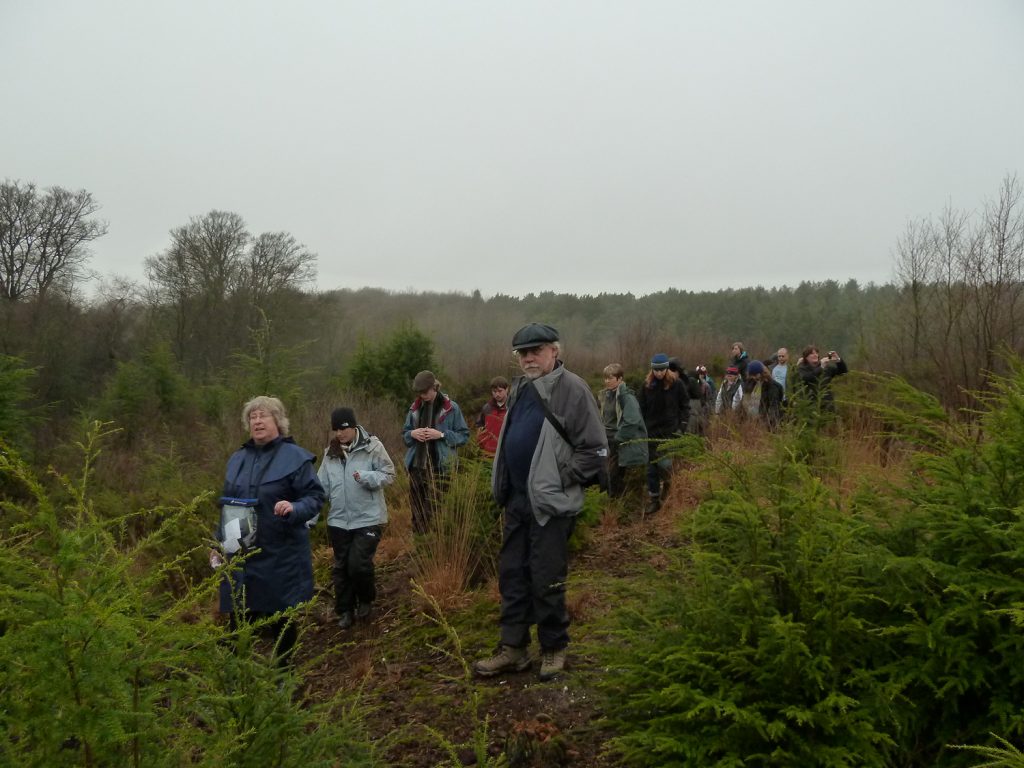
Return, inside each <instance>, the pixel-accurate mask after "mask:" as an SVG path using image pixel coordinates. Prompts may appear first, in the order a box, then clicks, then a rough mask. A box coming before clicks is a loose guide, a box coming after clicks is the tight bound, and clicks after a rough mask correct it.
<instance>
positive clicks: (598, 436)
mask: <svg viewBox="0 0 1024 768" xmlns="http://www.w3.org/2000/svg"><path fill="white" fill-rule="evenodd" d="M529 381H530V380H529V379H527V378H526V377H525V376H519V377H518V378H516V380H515V381H513V382H512V388H511V391H510V393H509V407H508V415H507V416H506V418H505V422H504V424H502V427H501V434H500V435H499V436H498V451H497V453H496V454H495V456H494V474H493V476H492V479H491V492H492V493H493V495H494V500H495V501H497V502H498V504H500V505H501V506H503V507H504V506H505V505H506V504H507V503H508V499H509V495H510V493H511V488H510V483H509V479H508V471H507V469H506V467H505V462H504V459H503V457H502V448H503V447H504V441H505V429H506V427H507V426H508V424H509V421H510V420H511V419H512V418H514V417H513V413H514V412H515V407H516V402H517V401H518V399H519V395H520V394H521V393H522V391H523V388H524V387H526V386H528V385H529ZM533 385H534V386H535V387H536V388H537V394H538V395H540V397H541V399H542V400H544V402H546V403H547V405H548V408H549V409H550V410H551V413H552V414H553V415H554V417H555V418H556V419H558V420H559V422H560V423H561V424H562V426H563V427H564V428H565V432H566V434H567V435H568V436H569V440H570V441H572V445H569V444H568V443H566V441H565V440H563V439H562V436H561V435H559V434H558V431H557V430H556V429H555V428H554V427H553V426H552V425H551V422H549V421H548V420H547V419H544V424H543V426H541V429H540V436H539V437H538V439H537V446H536V448H534V451H533V458H532V459H531V460H530V474H529V478H528V481H527V489H528V493H529V497H530V506H531V507H532V508H533V514H534V516H535V517H536V518H537V522H538V523H539V524H540V525H545V524H546V523H547V521H548V520H549V519H550V518H551V517H572V516H575V515H578V514H579V513H580V510H581V509H583V483H584V482H585V481H586V480H588V479H590V478H593V477H596V476H597V474H598V472H599V471H600V470H601V468H602V467H603V466H604V463H605V461H607V458H608V440H607V438H606V437H605V433H604V424H602V423H601V416H600V415H599V414H598V411H597V401H596V400H595V399H594V395H593V394H592V393H591V391H590V387H588V386H587V383H586V382H585V381H583V379H581V378H580V377H579V376H577V375H576V374H575V373H572V372H571V371H569V370H567V369H566V368H565V366H563V365H562V362H561V361H558V363H557V364H556V367H555V369H554V370H553V371H551V373H549V374H547V375H545V376H541V377H540V378H539V379H534V380H533ZM573 446H575V449H574V448H573Z"/></svg>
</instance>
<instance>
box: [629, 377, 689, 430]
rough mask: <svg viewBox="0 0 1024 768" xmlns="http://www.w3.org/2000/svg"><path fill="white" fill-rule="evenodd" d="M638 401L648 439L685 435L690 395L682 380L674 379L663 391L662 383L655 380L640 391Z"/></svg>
mask: <svg viewBox="0 0 1024 768" xmlns="http://www.w3.org/2000/svg"><path fill="white" fill-rule="evenodd" d="M639 400H640V412H641V413H642V414H643V415H644V424H645V425H646V426H647V436H648V437H653V438H665V437H672V436H673V435H675V434H677V433H678V434H685V432H686V424H687V422H688V421H689V420H690V393H689V392H688V391H687V388H686V384H685V382H684V380H682V379H676V380H675V381H673V382H672V385H671V386H670V387H669V388H668V389H665V388H664V387H663V386H662V382H660V381H658V380H657V379H655V380H653V381H652V382H651V384H650V385H645V386H644V387H643V388H642V389H641V390H640V397H639Z"/></svg>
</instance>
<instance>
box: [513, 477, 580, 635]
mask: <svg viewBox="0 0 1024 768" xmlns="http://www.w3.org/2000/svg"><path fill="white" fill-rule="evenodd" d="M575 526H576V518H575V517H552V518H551V519H549V520H548V521H547V523H546V524H545V525H543V526H542V525H540V524H539V523H538V522H537V518H536V517H534V514H533V509H532V507H531V506H530V500H529V499H528V498H527V496H526V495H525V494H522V493H518V492H513V495H512V498H511V499H510V500H509V502H508V506H507V507H506V508H505V527H504V530H503V531H502V538H501V554H500V555H499V557H498V589H499V590H500V592H501V642H502V644H503V645H511V646H513V647H515V648H525V647H526V646H527V645H529V644H530V626H531V625H533V624H536V625H537V639H538V640H539V641H540V646H541V648H543V649H544V650H547V651H557V650H560V649H562V648H565V646H567V645H568V644H569V631H568V630H569V612H568V611H567V610H566V607H565V586H566V581H567V580H568V577H569V537H570V536H571V535H572V531H573V528H574V527H575Z"/></svg>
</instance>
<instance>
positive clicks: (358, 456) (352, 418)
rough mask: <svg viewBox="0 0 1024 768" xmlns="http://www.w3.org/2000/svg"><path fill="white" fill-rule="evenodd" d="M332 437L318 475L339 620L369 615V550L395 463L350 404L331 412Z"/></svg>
mask: <svg viewBox="0 0 1024 768" xmlns="http://www.w3.org/2000/svg"><path fill="white" fill-rule="evenodd" d="M331 432H332V434H331V443H330V445H328V446H327V450H326V451H325V453H324V460H323V462H322V463H321V464H320V470H319V471H318V472H317V477H318V478H319V479H320V483H321V484H322V485H323V487H324V490H325V491H326V492H327V498H328V500H329V501H330V505H331V506H330V511H329V512H328V513H327V535H328V538H329V539H330V541H331V548H332V549H333V550H334V568H333V580H334V610H335V611H336V612H337V614H338V626H339V627H341V628H342V629H348V628H349V627H351V626H352V624H353V623H354V621H355V619H357V618H359V619H365V618H367V617H368V616H369V615H370V610H371V608H372V606H373V601H374V599H375V598H376V597H377V585H376V582H375V579H374V569H373V556H374V554H376V552H377V545H378V544H379V543H380V536H381V532H382V530H383V525H384V523H386V522H387V521H388V510H387V504H386V503H385V501H384V486H385V485H390V484H391V483H393V482H394V480H395V465H394V462H392V461H391V457H390V456H388V452H387V451H386V450H385V449H384V445H383V443H381V441H380V440H378V439H377V438H376V437H375V436H373V435H370V434H368V433H367V431H366V430H365V429H363V428H362V427H361V426H360V425H359V424H357V423H356V415H355V412H354V411H353V410H352V409H351V408H337V409H335V411H334V412H333V413H332V414H331Z"/></svg>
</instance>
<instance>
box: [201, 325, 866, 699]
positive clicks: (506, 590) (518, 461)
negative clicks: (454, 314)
mask: <svg viewBox="0 0 1024 768" xmlns="http://www.w3.org/2000/svg"><path fill="white" fill-rule="evenodd" d="M512 350H513V354H514V355H515V357H516V360H517V362H518V364H519V366H520V369H521V370H522V373H523V375H522V376H519V377H517V378H516V379H515V380H514V381H513V382H511V383H510V382H509V381H508V380H507V379H505V378H504V377H502V376H498V377H495V378H494V379H493V380H492V381H491V382H490V395H491V396H490V398H489V400H488V402H487V403H486V404H485V406H484V408H483V410H482V412H481V413H480V415H479V417H478V419H477V420H476V427H477V434H476V440H477V443H478V445H479V446H480V448H481V450H482V451H483V452H484V453H485V454H486V455H489V456H493V460H494V465H493V472H492V494H493V496H494V499H495V500H496V501H497V502H498V504H499V505H500V506H501V507H502V508H503V510H504V515H503V523H502V544H501V550H500V554H499V563H498V587H499V592H500V595H501V607H500V615H499V627H500V629H499V642H498V647H497V650H496V651H495V653H494V654H492V655H490V656H487V657H485V658H482V659H481V660H479V661H478V662H477V663H476V664H475V665H474V667H473V668H474V671H475V672H476V674H477V675H479V676H481V677H492V676H495V675H499V674H504V673H507V672H518V671H524V670H526V669H527V668H529V667H530V666H532V664H533V662H534V659H533V657H532V656H531V655H530V654H529V651H528V648H529V645H530V639H531V638H530V634H531V629H532V628H533V627H536V635H537V640H538V643H539V645H540V666H539V676H540V679H541V680H550V679H552V678H554V677H556V676H557V675H558V674H559V673H560V672H561V671H562V670H563V669H564V667H565V656H566V653H565V649H566V647H567V646H568V644H569V633H568V628H569V615H568V611H567V610H566V603H565V587H566V582H567V579H568V568H569V557H568V552H569V546H568V545H569V538H570V536H571V535H572V532H573V529H574V526H575V521H576V516H577V515H578V514H579V513H580V511H581V510H582V507H583V500H584V489H585V488H586V486H588V485H590V484H593V483H596V482H597V481H598V478H601V477H603V476H605V475H607V478H608V490H609V492H610V493H611V494H612V495H619V494H621V493H622V489H623V488H624V472H625V471H626V469H627V468H628V467H632V466H644V467H646V484H647V494H648V503H647V506H646V510H647V511H648V512H655V511H657V510H658V508H660V506H661V504H662V500H663V498H664V496H665V495H666V493H667V491H668V488H669V483H670V480H671V458H670V457H669V456H667V455H665V452H664V451H663V449H662V446H663V445H664V442H665V441H666V440H668V439H670V438H673V437H676V436H678V435H682V434H685V433H687V432H701V431H703V429H704V426H705V424H706V419H707V416H708V415H709V414H710V413H712V412H713V413H719V414H721V413H727V412H733V413H745V414H746V415H749V416H756V417H759V418H764V419H765V420H766V422H767V423H768V424H769V425H773V424H777V423H778V421H779V420H780V419H781V418H782V414H783V413H784V410H785V407H786V404H787V399H788V396H787V393H789V392H791V391H792V389H791V386H792V385H793V384H794V382H795V381H799V382H800V383H801V386H802V387H803V388H805V389H806V391H807V393H808V395H809V396H810V397H813V398H814V399H815V400H820V401H822V402H830V400H829V398H830V397H831V393H830V392H829V391H828V386H827V384H828V382H829V381H830V380H831V378H832V377H833V376H835V375H839V374H841V373H845V372H846V364H845V363H844V362H843V361H842V360H841V358H840V357H839V356H838V355H837V354H836V353H834V352H830V353H828V354H827V355H826V356H824V357H822V356H821V355H820V353H819V352H818V350H817V348H815V347H808V348H806V349H805V350H804V352H803V355H802V357H801V359H800V360H799V361H798V363H797V365H796V367H795V369H792V370H791V369H790V367H789V360H788V354H787V353H786V350H785V349H780V350H779V351H778V353H776V355H774V356H773V357H772V358H771V359H770V360H769V361H768V364H766V363H763V362H761V361H759V360H750V359H749V357H748V355H747V353H746V351H745V350H744V348H743V345H742V344H739V343H737V344H735V345H734V346H733V356H732V358H731V359H730V361H729V366H728V367H727V369H726V374H725V381H723V383H722V385H721V387H719V388H717V391H716V388H715V385H714V382H713V380H712V379H711V377H710V376H709V375H708V372H707V369H706V368H705V367H704V366H697V367H696V368H695V369H694V370H693V371H692V373H688V372H687V371H686V370H685V369H684V368H683V367H682V366H681V365H680V364H679V363H678V361H677V360H675V359H674V358H670V357H669V356H668V355H667V354H664V353H657V354H655V355H653V357H652V358H651V363H650V370H649V371H648V372H647V375H646V376H645V378H644V381H643V384H642V386H641V387H640V390H639V393H634V392H633V390H632V389H630V387H629V386H628V385H627V384H626V383H625V380H624V376H625V371H624V369H623V367H622V366H621V365H620V364H618V363H613V364H610V365H608V366H606V367H605V369H604V371H603V375H604V388H603V390H602V391H601V392H600V394H599V396H598V398H595V397H594V395H593V393H592V392H591V390H590V388H589V387H588V385H587V383H586V382H585V381H584V380H583V379H582V378H580V377H579V376H577V375H576V374H574V373H572V372H571V371H569V370H568V369H567V368H566V367H565V365H564V364H563V362H562V360H561V359H560V356H561V342H560V338H559V334H558V331H557V330H556V329H555V328H553V327H552V326H550V325H545V324H541V323H530V324H529V325H526V326H524V327H523V328H520V329H519V330H518V331H517V332H516V333H515V334H514V335H513V337H512ZM780 369H781V370H780ZM413 390H414V391H415V399H414V400H413V403H412V405H411V406H410V408H409V410H408V412H407V414H406V418H405V422H404V425H403V429H402V437H403V441H404V443H405V445H406V448H407V450H406V454H405V467H406V470H407V472H408V475H409V488H410V491H409V493H410V506H411V509H412V524H413V529H414V531H415V532H417V533H424V532H426V531H428V530H430V528H431V524H432V520H433V517H434V514H435V511H436V506H437V501H438V499H439V494H440V491H442V490H443V487H444V481H445V477H446V473H447V469H448V467H449V465H450V462H451V459H452V457H453V455H454V452H455V451H456V450H457V449H458V448H459V447H460V446H462V445H465V444H466V443H467V442H468V441H469V439H470V429H469V426H468V425H467V423H466V420H465V418H464V416H463V414H462V411H461V409H460V408H459V406H458V404H457V403H456V402H455V401H454V400H453V399H452V398H451V397H449V396H448V395H447V394H445V393H444V392H443V391H442V388H441V382H440V381H438V379H437V377H436V376H435V375H434V374H433V373H432V372H430V371H421V372H420V373H419V374H417V376H416V377H415V379H414V381H413ZM242 423H243V425H244V426H245V427H246V429H247V430H248V432H249V440H248V441H247V442H246V443H245V444H244V445H243V446H242V447H241V448H240V449H239V450H238V451H236V452H235V453H234V454H233V455H232V456H231V458H230V459H229V461H228V465H227V471H226V474H225V481H224V487H223V494H222V498H221V509H222V512H221V525H220V527H219V531H218V534H219V535H218V538H219V539H220V543H221V551H222V552H225V553H228V555H229V563H230V567H229V568H228V569H227V572H226V574H225V577H224V579H223V580H222V583H221V609H222V611H225V612H227V613H229V614H230V616H231V619H232V623H235V622H236V620H237V618H238V615H239V614H240V613H244V614H245V615H246V616H247V617H250V618H262V619H266V620H267V622H266V626H268V627H269V628H270V630H271V631H272V632H273V633H274V636H275V638H276V645H275V648H276V654H277V660H278V663H279V664H282V665H286V664H288V662H289V659H290V658H291V656H292V654H293V649H294V645H295V641H296V638H297V632H296V629H295V625H294V622H293V620H291V619H290V618H286V617H285V615H284V612H285V611H286V610H287V609H288V608H290V607H293V606H296V605H299V604H301V603H303V602H305V601H308V600H310V599H311V598H312V596H313V568H312V555H311V551H310V541H309V530H310V528H311V527H312V526H313V525H315V523H316V522H317V520H318V517H319V513H320V511H321V509H322V507H323V506H324V505H325V503H326V504H327V505H328V512H327V532H328V539H329V541H330V544H331V547H332V550H333V553H334V561H333V568H332V581H333V586H334V603H335V604H334V608H335V611H336V613H337V615H338V626H339V627H341V628H342V629H348V628H350V627H352V626H353V625H354V624H355V622H357V621H360V620H365V619H367V618H368V617H369V616H370V615H371V612H372V608H373V604H374V601H375V599H376V584H375V573H374V564H373V560H374V555H375V553H376V550H377V546H378V544H379V542H380V538H381V535H382V532H383V526H384V524H385V523H386V522H387V505H386V503H385V499H384V488H385V487H386V486H388V485H390V484H391V483H392V482H394V480H395V465H394V463H393V462H392V460H391V458H390V456H389V455H388V453H387V451H386V450H385V448H384V445H383V444H382V443H381V441H380V440H379V439H378V438H377V437H375V436H373V435H372V434H370V433H369V432H368V431H367V430H366V429H365V428H364V427H363V426H362V425H360V424H359V423H358V421H357V419H356V414H355V412H354V411H353V409H352V408H350V407H341V408H337V409H335V410H334V411H333V412H332V414H331V425H330V426H331V429H330V440H329V444H328V446H327V448H326V449H325V451H324V455H323V458H322V461H321V463H320V466H319V469H317V470H314V466H315V461H316V457H315V456H314V455H313V454H312V453H310V452H308V451H306V450H304V449H303V448H301V447H299V446H298V445H296V444H295V442H294V440H292V438H291V437H290V436H289V423H288V418H287V415H286V413H285V409H284V406H283V404H282V403H281V401H280V400H278V399H276V398H273V397H266V396H261V397H256V398H253V399H252V400H250V401H249V402H248V403H246V404H245V406H244V407H243V409H242ZM238 554H242V555H244V558H242V559H241V560H239V561H237V562H231V561H232V560H233V558H234V557H235V556H237V555H238ZM222 562H223V560H221V559H219V553H218V552H213V553H211V563H214V564H215V565H220V564H221V563H222Z"/></svg>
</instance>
